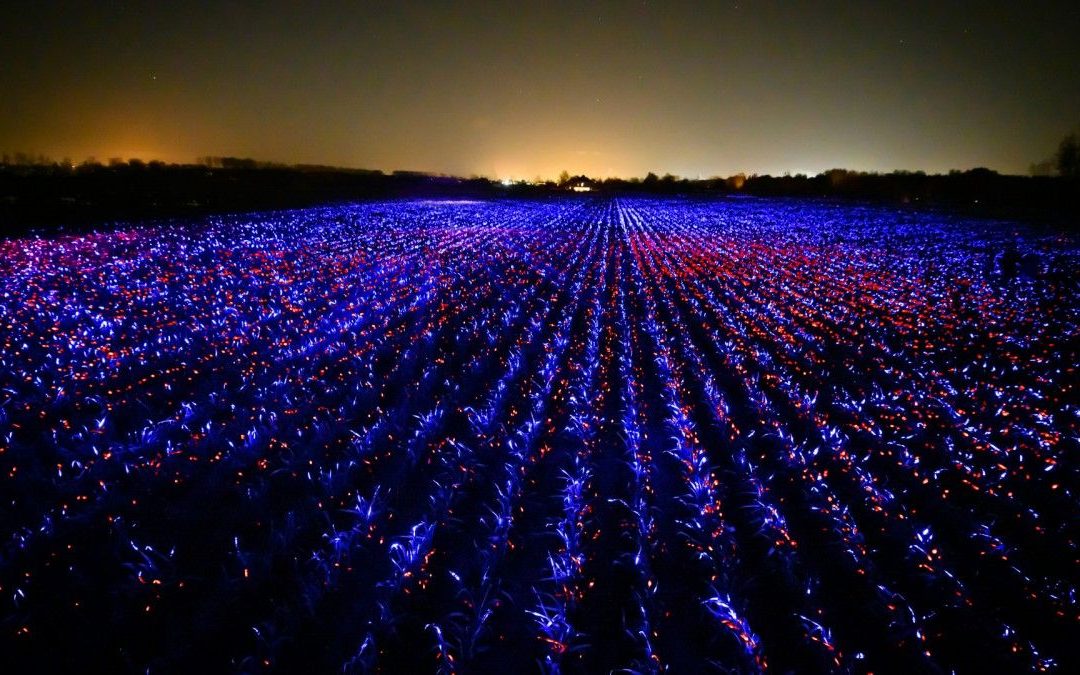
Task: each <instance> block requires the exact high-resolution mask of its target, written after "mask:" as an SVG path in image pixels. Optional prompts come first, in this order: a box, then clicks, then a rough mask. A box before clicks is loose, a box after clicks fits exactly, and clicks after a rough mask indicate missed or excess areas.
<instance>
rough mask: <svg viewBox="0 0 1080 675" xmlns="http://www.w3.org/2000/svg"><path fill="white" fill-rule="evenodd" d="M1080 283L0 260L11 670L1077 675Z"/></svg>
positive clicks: (462, 230) (75, 253)
mask: <svg viewBox="0 0 1080 675" xmlns="http://www.w3.org/2000/svg"><path fill="white" fill-rule="evenodd" d="M1009 241H1017V242H1018V249H1017V251H1016V257H1017V259H1018V260H1017V262H1016V264H1015V266H1014V267H1015V269H1011V270H1010V269H1007V268H1008V265H1005V266H1003V264H1002V260H1001V257H1002V256H1001V252H1002V251H1004V250H1006V249H1007V242H1009ZM1077 253H1078V249H1077V247H1076V242H1075V240H1074V239H1071V238H1068V237H1064V236H1061V235H1052V234H1046V233H1040V232H1038V231H1034V230H1026V229H1023V228H1021V227H1020V226H1016V225H1009V224H1004V223H988V222H982V221H964V220H961V219H957V218H950V217H946V216H941V215H930V214H924V215H918V214H914V213H912V212H906V211H905V212H901V211H889V210H883V209H875V208H868V207H867V208H862V207H854V206H828V205H822V204H816V203H810V202H798V201H782V202H774V201H767V200H738V199H735V200H729V201H722V202H691V201H680V200H667V201H664V200H643V199H642V200H635V199H618V200H615V199H594V200H588V199H581V200H574V199H566V200H556V201H546V202H528V201H512V200H506V201H494V202H437V201H435V202H425V201H403V202H385V203H375V204H367V205H360V206H354V207H346V208H323V209H312V210H305V211H293V212H284V213H271V214H260V215H255V216H236V217H225V218H210V219H208V220H205V221H199V222H192V223H178V224H173V225H160V224H159V225H154V226H149V225H148V226H145V227H141V228H134V229H119V230H113V231H109V232H102V233H99V234H91V235H87V236H78V237H72V236H61V237H54V238H51V239H21V240H11V241H7V242H0V354H2V356H0V496H2V501H0V535H2V540H0V546H2V548H0V630H2V633H3V636H2V638H0V649H2V653H3V654H4V656H3V657H0V658H3V659H5V660H9V661H12V662H14V664H16V665H21V666H24V667H25V666H26V665H27V664H35V665H36V666H37V671H38V672H46V671H48V670H49V669H50V668H53V669H55V668H67V669H73V668H83V669H85V668H87V667H90V666H94V667H95V668H102V667H105V668H107V670H108V672H126V671H131V672H140V673H141V672H147V669H149V672H151V673H156V672H184V671H186V670H188V669H190V668H194V667H200V668H204V669H208V670H207V672H218V671H222V670H223V671H230V670H241V671H260V670H269V671H274V670H277V671H302V672H342V670H343V669H344V671H345V672H364V671H367V670H374V671H383V672H440V673H451V672H462V673H466V672H508V673H527V672H536V671H538V670H543V671H547V672H564V673H572V672H603V673H606V672H608V671H609V670H612V669H618V668H625V669H632V670H633V671H636V672H650V671H653V672H657V671H661V670H664V669H667V670H670V672H674V673H697V672H755V671H760V670H770V671H775V672H787V671H790V670H797V671H798V672H818V671H824V672H833V671H836V672H866V671H874V672H924V671H930V672H934V671H940V672H949V671H950V670H954V669H955V670H957V671H958V672H979V673H986V672H1028V671H1035V672H1039V671H1043V670H1059V671H1063V672H1068V671H1070V670H1071V669H1072V668H1075V667H1076V665H1077V658H1076V655H1075V654H1076V649H1075V644H1076V639H1077V638H1078V626H1080V621H1078V619H1080V606H1078V598H1077V589H1076V586H1077V583H1078V579H1080V561H1078V549H1077V544H1078V528H1077V521H1078V518H1077V515H1078V509H1077V506H1078V505H1077V497H1076V489H1077V473H1076V466H1077V465H1076V458H1077V452H1078V450H1080V448H1078V442H1077V439H1078V433H1080V415H1078V408H1077V404H1076V402H1077V396H1076V382H1077V381H1078V380H1080V378H1078V376H1077V373H1076V370H1077V328H1078V318H1077V317H1078V315H1077V310H1078V309H1080V303H1078V300H1077V293H1076V285H1075V284H1076V281H1077V275H1076V272H1075V270H1076V268H1077V263H1078V260H1077ZM995 256H997V257H998V258H999V260H998V261H997V263H995V262H994V259H995ZM995 265H996V268H995ZM102 672H104V671H102ZM196 672H198V670H196ZM1072 672H1076V671H1075V670H1072Z"/></svg>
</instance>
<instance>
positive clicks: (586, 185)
mask: <svg viewBox="0 0 1080 675" xmlns="http://www.w3.org/2000/svg"><path fill="white" fill-rule="evenodd" d="M599 187H600V184H599V183H598V182H597V181H595V180H593V179H592V178H589V177H588V176H574V177H573V178H571V179H569V180H567V181H566V182H565V183H563V188H564V189H567V190H573V191H574V192H592V191H594V190H596V189H598V188H599Z"/></svg>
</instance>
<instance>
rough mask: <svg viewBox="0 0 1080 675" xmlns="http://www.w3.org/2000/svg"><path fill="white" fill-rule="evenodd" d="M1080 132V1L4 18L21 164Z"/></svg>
mask: <svg viewBox="0 0 1080 675" xmlns="http://www.w3.org/2000/svg"><path fill="white" fill-rule="evenodd" d="M1078 124H1080V2H1077V1H1076V0H1074V1H1072V2H1055V3H1050V2H991V1H974V2H968V3H949V2H943V1H941V0H938V1H937V2H884V1H875V0H862V1H858V2H816V3H801V2H800V3H796V2H775V3H773V2H750V1H747V0H742V1H740V2H717V3H681V2H663V3H661V2H641V1H640V0H639V1H636V2H602V3H592V2H584V1H581V2H573V3H565V4H563V3H557V2H499V3H490V4H489V3H478V2H453V3H451V2H447V3H439V2H431V3H412V2H392V3H385V4H384V3H381V2H355V1H354V2H340V3H339V2H300V1H296V2H282V1H269V0H268V1H264V2H221V3H213V4H201V3H198V2H175V3H173V2H168V3H166V2H155V3H150V2H146V3H143V2H108V1H107V0H101V1H100V2H84V3H74V2H73V3H60V2H46V1H41V0H39V1H34V2H24V1H22V0H14V1H13V0H6V1H5V2H3V3H2V4H0V149H2V150H5V151H8V152H12V151H29V152H34V153H38V152H41V153H45V154H48V155H51V156H54V157H56V158H60V157H65V156H66V157H70V158H72V159H74V160H75V161H81V160H82V159H84V158H86V157H87V156H90V155H93V156H96V157H97V158H98V159H99V160H100V159H106V158H109V157H113V156H122V157H125V158H127V157H132V156H138V157H142V158H147V159H149V158H160V159H165V160H170V161H192V160H194V158H195V157H196V156H200V155H208V154H212V155H237V156H251V157H256V158H260V159H267V160H276V161H285V162H309V163H325V164H338V165H344V166H356V167H369V168H379V169H384V170H392V169H416V170H430V171H439V172H448V173H455V174H483V175H488V176H491V177H495V178H506V177H514V178H532V177H534V176H536V175H542V176H545V177H549V176H554V175H556V174H557V173H558V172H559V171H560V170H562V169H567V170H569V171H571V172H574V173H576V172H585V173H589V174H592V175H597V176H606V175H624V176H631V175H644V173H645V172H647V171H650V170H651V171H656V172H658V173H663V172H671V173H675V174H679V175H685V176H690V177H697V176H699V175H700V176H711V175H716V174H720V175H728V174H731V173H735V172H738V171H745V172H748V173H749V172H758V173H764V172H769V173H781V172H784V171H791V172H793V173H794V172H814V173H816V172H817V171H819V170H823V169H827V168H831V167H836V166H842V167H847V168H852V169H865V170H892V169H896V168H901V169H924V170H927V171H945V170H948V169H952V168H960V169H964V168H971V167H975V166H987V167H990V168H993V169H997V170H999V171H1002V172H1011V173H1025V172H1026V171H1027V169H1028V166H1029V164H1031V163H1032V162H1036V161H1039V160H1042V159H1045V158H1046V157H1048V156H1049V155H1050V154H1051V153H1052V152H1053V151H1054V149H1055V148H1056V146H1057V143H1058V142H1059V141H1060V139H1061V138H1062V137H1063V136H1064V135H1065V134H1066V133H1068V132H1069V131H1071V130H1073V129H1075V128H1076V127H1077V125H1078Z"/></svg>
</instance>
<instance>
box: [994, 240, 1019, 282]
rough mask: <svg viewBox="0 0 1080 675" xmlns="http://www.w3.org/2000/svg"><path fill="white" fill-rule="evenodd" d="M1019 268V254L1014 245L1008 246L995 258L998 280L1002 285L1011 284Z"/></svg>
mask: <svg viewBox="0 0 1080 675" xmlns="http://www.w3.org/2000/svg"><path fill="white" fill-rule="evenodd" d="M1019 266H1020V254H1019V253H1018V252H1017V250H1016V244H1009V245H1008V246H1006V247H1005V250H1004V251H1002V252H1001V253H1000V254H999V255H998V257H997V272H998V279H999V281H1000V282H1001V284H1002V285H1005V286H1008V285H1010V284H1012V282H1013V281H1014V280H1015V279H1016V272H1017V269H1018V268H1019Z"/></svg>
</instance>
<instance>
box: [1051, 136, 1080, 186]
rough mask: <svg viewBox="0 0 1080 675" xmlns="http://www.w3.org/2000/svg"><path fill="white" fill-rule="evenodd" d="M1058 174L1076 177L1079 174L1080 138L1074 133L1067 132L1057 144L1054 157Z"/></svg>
mask: <svg viewBox="0 0 1080 675" xmlns="http://www.w3.org/2000/svg"><path fill="white" fill-rule="evenodd" d="M1055 163H1056V164H1057V170H1058V174H1059V175H1061V176H1068V177H1070V178H1076V177H1078V176H1080V139H1078V138H1077V135H1076V134H1069V135H1068V136H1066V137H1065V138H1064V139H1062V141H1061V145H1059V146H1058V151H1057V156H1056V157H1055Z"/></svg>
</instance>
